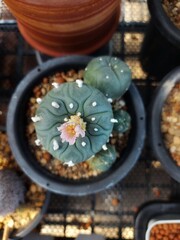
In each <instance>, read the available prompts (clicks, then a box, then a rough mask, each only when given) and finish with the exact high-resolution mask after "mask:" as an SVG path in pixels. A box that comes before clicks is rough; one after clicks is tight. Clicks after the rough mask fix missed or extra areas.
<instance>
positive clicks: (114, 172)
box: [7, 56, 145, 196]
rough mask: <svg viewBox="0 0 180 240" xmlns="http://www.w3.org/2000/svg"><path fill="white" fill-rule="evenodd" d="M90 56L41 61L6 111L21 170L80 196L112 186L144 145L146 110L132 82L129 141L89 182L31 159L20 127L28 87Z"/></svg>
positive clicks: (49, 185)
mask: <svg viewBox="0 0 180 240" xmlns="http://www.w3.org/2000/svg"><path fill="white" fill-rule="evenodd" d="M91 59H92V58H91V57H88V56H67V57H62V58H56V59H53V60H49V61H47V62H45V63H43V64H42V65H40V66H39V67H36V68H35V69H34V70H32V71H31V72H30V73H29V74H27V76H26V77H25V78H24V79H23V80H22V81H21V82H20V84H19V85H18V87H17V88H16V90H15V92H14V94H13V96H12V98H11V101H10V104H9V109H8V114H7V133H8V137H9V143H10V146H11V149H12V151H13V154H14V156H15V158H16V161H17V162H18V164H19V165H20V167H21V169H22V170H23V171H24V172H25V173H26V174H27V175H28V176H29V177H31V178H32V179H33V181H35V182H37V183H38V184H39V185H41V186H42V187H44V188H45V189H48V190H49V191H52V192H54V193H58V194H64V195H71V196H82V195H87V194H92V193H96V192H99V191H101V190H104V189H107V188H109V187H111V186H113V185H114V184H116V183H117V182H118V181H120V180H122V179H123V178H124V177H125V176H126V175H127V174H128V173H129V171H130V170H131V169H132V168H133V167H134V165H135V164H136V162H137V160H138V158H139V156H140V153H141V150H142V148H143V145H144V139H145V110H144V105H143V102H142V99H141V96H140V94H139V92H138V90H137V88H136V87H135V85H134V84H133V83H132V85H131V86H130V88H129V90H128V91H127V93H126V94H127V97H129V101H130V103H129V104H131V106H133V108H132V114H133V117H134V119H133V120H134V121H133V126H134V125H135V126H134V127H132V130H131V133H130V135H131V137H130V139H129V141H128V143H129V144H128V146H127V147H126V151H125V152H124V154H123V155H122V158H121V159H120V160H119V161H120V162H119V161H116V163H115V165H114V166H113V168H112V169H110V170H109V171H107V172H105V173H104V174H101V175H99V176H98V177H93V178H91V179H89V180H88V181H85V180H82V181H81V180H80V182H79V181H78V182H77V181H73V180H69V179H67V180H65V179H62V178H60V177H58V176H55V175H53V174H50V173H49V172H48V171H47V170H45V169H44V168H43V167H41V166H40V165H39V164H38V163H37V160H35V159H34V160H33V158H34V157H33V155H32V153H31V152H30V150H29V147H28V145H26V138H25V136H24V130H23V122H24V116H23V115H22V111H23V109H24V111H25V109H26V108H27V105H26V104H27V101H28V99H29V96H30V95H29V94H30V90H31V89H32V88H33V87H34V86H35V85H36V82H37V81H38V82H39V81H41V79H42V77H44V76H47V75H50V74H52V73H53V72H56V71H57V70H59V71H61V70H64V71H66V70H68V69H72V68H74V69H82V68H85V67H86V65H87V63H88V62H89V61H90V60H91ZM19 118H20V119H19ZM20 122H21V123H20ZM131 150H132V151H131ZM28 159H29V160H28ZM119 165H120V166H119ZM52 175H53V176H52Z"/></svg>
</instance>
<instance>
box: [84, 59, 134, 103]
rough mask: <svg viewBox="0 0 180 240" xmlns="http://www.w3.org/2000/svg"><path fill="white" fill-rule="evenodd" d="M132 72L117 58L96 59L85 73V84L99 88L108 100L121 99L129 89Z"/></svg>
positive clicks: (90, 63)
mask: <svg viewBox="0 0 180 240" xmlns="http://www.w3.org/2000/svg"><path fill="white" fill-rule="evenodd" d="M131 80H132V77H131V71H130V69H129V67H128V65H127V64H126V63H125V62H123V61H121V60H120V59H118V58H116V57H110V56H102V57H98V58H94V59H93V60H91V61H90V62H89V64H88V65H87V67H86V69H85V72H84V81H85V83H87V84H89V85H91V86H93V87H95V88H98V89H99V90H100V91H101V92H103V93H104V94H105V96H107V97H108V98H112V99H115V98H119V97H121V96H122V95H123V94H124V93H125V92H126V91H127V90H128V88H129V86H130V83H131Z"/></svg>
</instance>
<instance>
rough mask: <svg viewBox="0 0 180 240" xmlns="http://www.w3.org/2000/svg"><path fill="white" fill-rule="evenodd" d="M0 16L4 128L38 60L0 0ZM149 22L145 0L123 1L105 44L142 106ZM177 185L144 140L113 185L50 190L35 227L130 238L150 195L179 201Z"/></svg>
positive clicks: (149, 88)
mask: <svg viewBox="0 0 180 240" xmlns="http://www.w3.org/2000/svg"><path fill="white" fill-rule="evenodd" d="M0 18H1V21H0V56H1V57H0V119H1V121H0V127H1V129H5V118H6V112H7V109H8V102H9V99H10V97H11V95H12V93H13V91H14V89H15V87H16V86H17V84H18V83H19V81H20V80H21V79H22V77H23V76H24V75H26V74H27V73H28V72H29V71H30V70H31V69H32V68H34V67H35V66H37V65H38V64H39V61H38V58H37V52H35V50H34V49H32V48H31V47H30V46H29V45H28V44H27V43H26V42H25V41H24V39H23V38H22V36H21V35H20V33H19V31H18V29H17V25H16V21H15V20H14V19H13V18H12V15H11V14H10V13H9V11H8V10H7V8H6V7H5V5H4V3H3V1H0ZM148 21H149V12H148V9H147V2H146V1H145V0H122V11H121V19H120V23H119V26H118V28H117V30H116V32H115V34H114V36H113V38H112V40H111V43H110V44H111V48H110V50H111V52H110V53H112V54H113V55H114V56H117V57H120V58H121V59H123V60H124V61H125V62H126V63H127V64H128V65H129V66H130V68H131V69H132V73H133V75H132V76H133V81H134V83H135V84H136V85H137V87H138V89H139V90H140V93H141V95H142V98H143V101H144V105H145V108H146V110H147V111H148V108H149V104H150V102H151V98H152V94H153V92H154V90H155V88H156V86H157V85H158V84H159V80H160V79H155V78H150V77H149V76H148V74H147V73H146V72H144V71H143V69H142V67H141V63H140V60H139V56H140V49H141V45H142V42H143V38H144V35H145V32H146V30H147V27H148ZM106 51H107V48H106ZM96 54H97V53H96ZM43 61H44V60H43ZM2 117H3V119H2ZM147 126H148V122H147ZM147 140H148V139H147ZM179 189H180V184H179V183H177V182H176V181H174V180H173V179H172V178H171V177H170V176H169V175H168V174H167V173H166V172H165V170H164V169H163V167H162V166H161V164H160V162H159V161H158V160H157V159H156V158H155V157H154V156H153V154H152V151H151V149H150V147H149V144H148V141H147V142H146V144H145V146H144V150H143V152H142V154H141V156H140V158H139V161H138V163H137V164H136V166H135V167H134V168H133V170H132V171H131V172H130V173H129V174H128V176H127V177H126V178H125V179H124V180H123V181H121V182H120V183H118V184H117V185H115V186H114V187H112V188H110V189H108V190H106V191H102V192H99V193H97V194H93V195H88V196H83V197H67V196H61V195H56V194H52V198H51V203H50V205H49V208H48V212H47V214H46V215H45V216H44V221H43V222H42V223H41V224H40V225H39V228H38V230H39V232H40V234H42V235H51V236H54V237H58V239H66V240H68V239H74V238H76V237H77V236H78V234H91V233H96V234H100V235H103V236H104V237H105V238H106V239H118V240H119V239H123V240H124V239H126V240H134V239H135V225H134V220H135V216H136V215H137V213H138V212H139V209H140V208H141V206H142V205H144V204H145V203H147V202H149V201H152V200H158V201H171V200H178V199H179V197H180V194H179ZM136 240H144V239H143V238H141V239H136Z"/></svg>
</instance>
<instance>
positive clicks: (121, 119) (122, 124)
mask: <svg viewBox="0 0 180 240" xmlns="http://www.w3.org/2000/svg"><path fill="white" fill-rule="evenodd" d="M114 118H115V119H116V120H117V121H118V122H117V123H114V127H113V130H114V131H117V132H119V133H124V132H126V131H127V130H129V129H130V127H131V117H130V115H129V113H128V112H126V111H125V110H123V109H121V110H116V111H114Z"/></svg>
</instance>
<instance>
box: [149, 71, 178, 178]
mask: <svg viewBox="0 0 180 240" xmlns="http://www.w3.org/2000/svg"><path fill="white" fill-rule="evenodd" d="M177 82H180V67H177V68H175V69H173V70H172V71H171V72H170V73H168V74H167V75H166V76H165V77H164V78H163V79H162V81H161V82H160V85H159V86H158V87H157V89H156V91H155V94H154V97H153V100H152V103H151V107H150V123H149V134H150V145H151V147H152V150H153V152H154V154H155V156H156V157H157V159H158V160H159V161H160V162H161V163H162V165H163V166H164V168H165V170H166V171H167V172H168V173H169V175H170V176H171V177H172V178H173V179H175V180H176V181H177V182H180V167H178V166H177V165H176V163H175V161H174V160H173V159H172V157H171V156H170V154H169V151H168V149H167V148H166V146H165V143H164V140H163V135H162V133H161V112H162V107H163V105H164V103H165V100H166V98H167V96H168V95H169V93H170V92H171V90H172V89H173V87H174V86H175V84H176V83H177Z"/></svg>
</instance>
